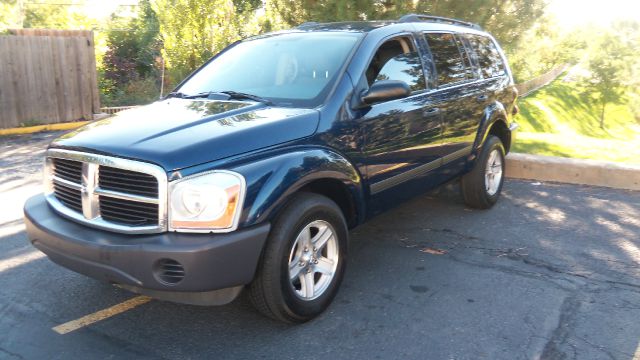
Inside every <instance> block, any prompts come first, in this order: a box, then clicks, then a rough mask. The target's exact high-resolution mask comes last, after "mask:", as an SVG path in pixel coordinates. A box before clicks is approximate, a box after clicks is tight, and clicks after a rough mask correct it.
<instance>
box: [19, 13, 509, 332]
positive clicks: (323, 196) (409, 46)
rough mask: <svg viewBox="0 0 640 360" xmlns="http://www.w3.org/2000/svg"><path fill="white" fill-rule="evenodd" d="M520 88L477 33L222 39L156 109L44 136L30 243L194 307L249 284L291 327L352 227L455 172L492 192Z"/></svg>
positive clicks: (330, 290) (478, 197) (426, 28)
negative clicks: (225, 42) (41, 187)
mask: <svg viewBox="0 0 640 360" xmlns="http://www.w3.org/2000/svg"><path fill="white" fill-rule="evenodd" d="M516 98H517V91H516V90H515V87H514V84H513V79H512V76H511V74H510V70H509V67H508V65H507V61H506V59H505V57H504V55H503V53H502V51H501V50H500V47H499V46H498V44H497V43H496V41H495V40H494V39H493V38H492V37H491V36H490V35H488V34H487V33H485V32H483V31H482V30H481V29H479V28H478V27H477V26H476V25H473V24H469V23H465V22H462V21H457V20H452V19H445V18H438V17H430V16H420V15H407V16H405V17H403V18H401V19H400V20H398V21H377V22H348V23H330V24H318V23H307V24H303V25H301V26H299V27H298V28H295V29H292V30H288V31H282V32H276V33H271V34H266V35H262V36H257V37H253V38H250V39H247V40H244V41H240V42H237V43H234V44H232V45H231V46H229V47H228V48H226V49H225V50H224V51H222V52H221V53H219V54H218V55H216V56H215V57H214V58H212V59H211V60H210V61H209V62H208V63H207V64H205V65H204V66H202V67H201V68H200V69H199V70H198V71H196V72H195V73H193V74H192V75H191V76H190V77H189V78H187V79H186V80H185V81H184V82H183V83H182V84H180V85H179V86H178V87H177V89H176V90H175V91H174V92H173V93H171V94H170V95H169V96H168V97H167V98H165V99H163V100H162V101H158V102H156V103H154V104H151V105H148V106H144V107H139V108H136V109H133V110H130V111H128V112H124V113H121V114H118V115H117V116H115V117H112V118H109V119H105V120H102V121H97V122H94V123H91V124H89V125H87V126H85V127H83V128H81V129H79V130H77V131H74V132H71V133H69V134H66V135H64V136H62V137H60V138H59V139H57V140H55V141H54V142H53V143H52V144H51V145H50V147H49V149H48V151H47V154H46V166H45V185H46V191H45V194H43V195H39V196H35V197H33V198H31V199H29V200H28V201H27V203H26V205H25V210H24V211H25V222H26V225H27V232H28V235H29V239H30V241H31V242H32V243H33V245H34V246H35V247H37V248H38V249H40V250H41V251H43V252H44V253H46V254H47V255H48V256H49V258H50V259H51V260H53V261H55V262H56V263H58V264H60V265H62V266H65V267H68V268H70V269H72V270H75V271H77V272H79V273H82V274H85V275H88V276H91V277H94V278H97V279H102V280H104V281H108V282H111V283H113V284H117V285H118V286H120V287H122V288H125V289H128V290H131V291H133V292H137V293H141V294H146V295H149V296H152V297H155V298H159V299H164V300H169V301H175V302H181V303H189V304H200V305H218V304H225V303H228V302H230V301H232V300H233V299H234V298H236V297H237V296H238V294H239V293H240V292H241V291H242V290H243V289H244V288H247V289H248V291H249V292H250V297H251V299H252V301H253V302H254V304H255V305H256V307H257V308H258V309H259V310H260V311H261V312H263V313H264V314H266V315H268V316H271V317H273V318H275V319H279V320H282V321H286V322H303V321H306V320H309V319H311V318H313V317H315V316H316V315H318V314H320V313H321V312H322V311H323V310H324V309H325V308H326V307H327V306H328V305H329V303H330V302H331V300H332V299H333V298H334V296H335V295H336V293H337V291H338V287H339V285H340V282H341V280H342V278H343V274H344V270H345V265H346V260H347V245H348V235H349V233H348V230H349V229H351V228H353V227H355V226H357V225H359V224H362V223H363V222H364V221H366V220H367V219H370V218H371V217H373V216H374V215H376V214H378V213H380V212H382V211H384V210H386V209H388V208H390V207H392V206H394V205H396V204H399V203H400V202H401V201H403V200H405V199H408V198H411V197H414V196H416V195H417V194H419V193H421V192H423V191H425V190H428V189H432V188H434V187H435V186H437V185H439V184H442V183H444V182H446V181H449V180H451V179H454V178H456V177H462V181H461V183H462V193H463V195H464V198H465V201H466V202H467V204H468V205H469V206H471V207H475V208H480V209H486V208H489V207H491V206H492V205H493V204H494V203H495V202H496V201H497V199H498V196H499V194H500V190H501V187H502V182H503V177H504V168H505V153H506V152H508V151H509V146H510V144H511V141H512V131H513V130H514V129H515V128H516V125H515V124H514V123H513V122H512V121H511V119H512V116H513V115H514V114H515V113H516V112H517V107H516V105H515V104H516Z"/></svg>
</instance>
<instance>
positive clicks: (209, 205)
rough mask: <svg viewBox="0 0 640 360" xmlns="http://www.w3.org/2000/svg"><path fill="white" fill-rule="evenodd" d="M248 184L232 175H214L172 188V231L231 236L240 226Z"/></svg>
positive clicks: (187, 178) (219, 173)
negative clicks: (225, 233) (220, 233)
mask: <svg viewBox="0 0 640 360" xmlns="http://www.w3.org/2000/svg"><path fill="white" fill-rule="evenodd" d="M245 187H246V185H245V181H244V178H243V177H242V175H240V174H237V173H234V172H229V171H212V172H208V173H204V174H198V175H194V176H190V177H186V178H184V179H181V180H178V181H176V182H173V183H171V184H170V190H169V204H170V206H169V226H170V229H171V230H177V231H181V230H182V231H189V230H191V231H196V232H204V231H210V232H229V231H233V230H235V229H236V228H237V226H238V220H239V217H240V212H241V211H242V202H243V201H244V193H245Z"/></svg>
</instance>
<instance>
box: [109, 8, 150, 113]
mask: <svg viewBox="0 0 640 360" xmlns="http://www.w3.org/2000/svg"><path fill="white" fill-rule="evenodd" d="M138 5H139V6H138V16H136V17H133V18H131V17H120V16H117V15H113V16H112V18H111V21H110V24H109V30H108V32H107V48H108V49H107V51H106V52H105V54H104V57H103V59H102V64H103V65H102V67H101V69H100V70H101V76H100V90H101V93H102V95H103V99H102V100H103V103H106V104H109V105H136V104H139V103H145V102H148V101H151V100H154V99H157V97H158V94H159V85H160V76H159V67H160V65H161V63H162V62H161V58H160V50H161V48H162V42H161V41H160V34H159V23H158V19H157V17H156V14H155V12H154V11H153V9H152V8H151V4H150V2H149V0H141V1H140V2H139V4H138Z"/></svg>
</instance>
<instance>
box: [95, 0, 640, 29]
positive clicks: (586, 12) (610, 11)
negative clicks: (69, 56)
mask: <svg viewBox="0 0 640 360" xmlns="http://www.w3.org/2000/svg"><path fill="white" fill-rule="evenodd" d="M137 3H138V0H87V3H86V5H85V9H86V10H85V11H87V14H88V15H89V16H90V17H93V18H103V17H108V16H109V14H111V13H113V11H115V10H116V9H117V8H118V7H119V6H122V5H125V6H126V5H135V4H137ZM548 10H549V12H551V13H552V14H554V15H555V16H556V17H557V18H558V20H559V22H560V24H561V25H562V26H565V27H568V28H571V27H574V26H579V25H583V24H585V23H595V24H597V25H606V24H608V23H610V22H611V21H612V20H616V19H618V18H627V19H628V18H631V19H635V20H638V21H640V0H549V8H548Z"/></svg>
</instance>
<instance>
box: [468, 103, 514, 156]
mask: <svg viewBox="0 0 640 360" xmlns="http://www.w3.org/2000/svg"><path fill="white" fill-rule="evenodd" d="M506 119H507V111H506V109H505V107H504V105H502V104H501V103H500V102H497V101H496V102H494V103H492V104H491V105H489V106H487V107H486V108H485V109H484V115H483V117H482V121H481V122H480V127H479V128H478V134H477V135H476V140H475V142H474V144H473V149H474V151H475V152H477V151H478V150H479V149H480V148H481V147H482V145H483V144H484V141H485V140H486V139H487V136H488V135H489V130H491V127H492V126H493V124H494V123H496V122H497V121H502V122H503V123H504V125H505V126H506V125H507V121H506Z"/></svg>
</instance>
